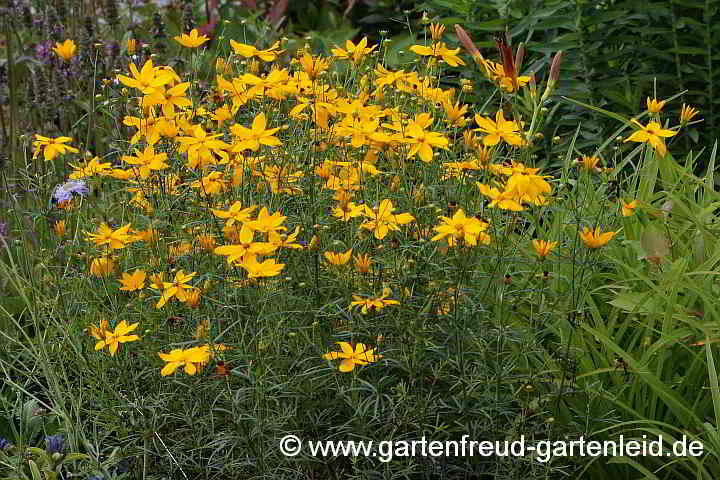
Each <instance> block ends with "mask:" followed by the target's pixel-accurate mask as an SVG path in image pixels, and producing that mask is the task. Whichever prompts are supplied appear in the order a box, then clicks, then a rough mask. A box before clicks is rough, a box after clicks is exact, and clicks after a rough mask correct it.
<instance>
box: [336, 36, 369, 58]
mask: <svg viewBox="0 0 720 480" xmlns="http://www.w3.org/2000/svg"><path fill="white" fill-rule="evenodd" d="M367 43H368V39H367V37H363V39H362V40H360V41H359V42H358V44H357V45H355V44H354V43H353V42H351V41H350V40H347V41H346V42H345V49H342V48H333V49H332V54H333V55H334V56H336V57H337V58H342V59H347V60H352V61H353V63H355V64H357V63H359V62H360V61H361V60H362V59H363V58H365V56H366V55H368V54H369V53H371V52H372V51H373V50H375V49H376V48H377V45H373V46H372V47H368V46H367Z"/></svg>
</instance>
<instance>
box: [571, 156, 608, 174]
mask: <svg viewBox="0 0 720 480" xmlns="http://www.w3.org/2000/svg"><path fill="white" fill-rule="evenodd" d="M575 163H577V164H578V165H580V166H582V167H583V168H584V169H585V170H587V171H588V172H600V171H602V169H601V168H600V167H598V163H600V157H596V156H589V155H583V156H582V157H580V158H578V159H577V160H575Z"/></svg>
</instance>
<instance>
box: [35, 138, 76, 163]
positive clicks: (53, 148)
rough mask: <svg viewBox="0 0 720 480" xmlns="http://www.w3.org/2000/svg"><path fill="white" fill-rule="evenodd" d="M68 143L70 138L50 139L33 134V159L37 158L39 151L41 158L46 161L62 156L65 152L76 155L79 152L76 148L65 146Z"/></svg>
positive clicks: (70, 140)
mask: <svg viewBox="0 0 720 480" xmlns="http://www.w3.org/2000/svg"><path fill="white" fill-rule="evenodd" d="M68 142H72V138H71V137H57V138H50V137H43V136H42V135H38V134H35V140H34V141H33V147H35V153H34V154H33V158H37V156H38V155H39V154H40V151H41V150H42V152H43V157H44V158H45V160H47V161H49V160H52V159H54V158H55V157H57V156H58V155H64V154H65V152H71V153H78V152H79V150H78V149H77V148H75V147H71V146H70V145H65V144H66V143H68Z"/></svg>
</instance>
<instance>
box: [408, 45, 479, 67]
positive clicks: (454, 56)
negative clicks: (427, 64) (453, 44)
mask: <svg viewBox="0 0 720 480" xmlns="http://www.w3.org/2000/svg"><path fill="white" fill-rule="evenodd" d="M410 51H411V52H414V53H417V54H418V55H422V56H425V57H428V56H430V57H437V58H442V59H443V60H444V61H445V63H447V64H448V65H450V66H451V67H457V66H458V65H465V62H464V61H463V60H462V59H461V58H460V57H458V53H460V49H459V48H456V49H454V50H450V49H449V48H447V46H446V45H445V44H444V43H442V42H440V43H433V44H432V46H430V47H426V46H423V45H413V46H412V47H410Z"/></svg>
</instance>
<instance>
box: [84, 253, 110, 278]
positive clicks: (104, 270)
mask: <svg viewBox="0 0 720 480" xmlns="http://www.w3.org/2000/svg"><path fill="white" fill-rule="evenodd" d="M114 270H115V262H114V261H113V259H112V258H110V257H100V258H94V259H93V261H92V262H91V263H90V273H91V274H93V275H95V276H96V277H107V276H109V275H110V274H111V273H112V272H113V271H114Z"/></svg>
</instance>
